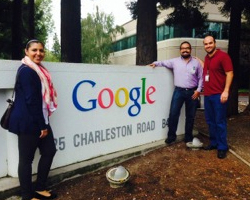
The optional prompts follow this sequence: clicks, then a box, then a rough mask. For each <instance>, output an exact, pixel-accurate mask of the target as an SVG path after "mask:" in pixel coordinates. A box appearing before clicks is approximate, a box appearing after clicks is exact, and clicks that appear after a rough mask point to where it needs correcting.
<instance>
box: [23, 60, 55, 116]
mask: <svg viewBox="0 0 250 200" xmlns="http://www.w3.org/2000/svg"><path fill="white" fill-rule="evenodd" d="M22 63H23V64H25V65H27V66H28V67H30V68H31V69H33V70H35V71H36V73H37V74H38V76H39V77H40V80H41V84H42V96H43V101H44V102H45V103H46V105H47V109H48V111H49V116H50V115H51V114H52V112H54V111H55V110H56V108H57V93H56V90H55V88H54V86H53V83H52V80H51V75H50V73H49V71H48V70H47V69H46V68H45V67H44V66H43V65H42V64H41V65H37V64H36V63H34V62H33V61H32V60H31V59H30V58H29V57H28V56H25V57H24V58H23V59H22Z"/></svg>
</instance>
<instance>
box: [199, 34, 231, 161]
mask: <svg viewBox="0 0 250 200" xmlns="http://www.w3.org/2000/svg"><path fill="white" fill-rule="evenodd" d="M203 44H204V49H205V51H206V52H207V55H206V57H205V62H204V74H203V81H204V106H205V117H206V122H207V124H208V126H209V136H210V137H209V138H210V145H209V146H207V147H205V148H204V149H205V150H213V149H217V150H218V153H217V157H218V158H220V159H223V158H225V157H226V153H227V151H228V144H227V119H226V113H227V105H228V97H229V90H230V86H231V83H232V80H233V65H232V61H231V58H230V57H229V55H228V54H227V53H225V52H223V51H221V50H220V49H216V42H215V39H214V37H213V36H206V37H205V38H204V41H203Z"/></svg>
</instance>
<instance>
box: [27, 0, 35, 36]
mask: <svg viewBox="0 0 250 200" xmlns="http://www.w3.org/2000/svg"><path fill="white" fill-rule="evenodd" d="M28 10H29V13H28V15H29V21H28V37H29V39H33V38H35V18H34V17H35V2H34V0H29V2H28Z"/></svg>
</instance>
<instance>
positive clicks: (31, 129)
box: [9, 64, 47, 135]
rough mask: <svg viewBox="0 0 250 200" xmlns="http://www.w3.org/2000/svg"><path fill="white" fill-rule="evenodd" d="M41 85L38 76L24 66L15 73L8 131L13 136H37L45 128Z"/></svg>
mask: <svg viewBox="0 0 250 200" xmlns="http://www.w3.org/2000/svg"><path fill="white" fill-rule="evenodd" d="M42 107H43V99H42V85H41V80H40V78H39V76H38V74H37V73H36V72H35V71H34V70H33V69H31V68H30V67H28V66H26V65H24V64H23V65H21V66H20V67H19V69H18V72H17V82H16V86H15V101H14V106H13V110H12V112H11V116H10V122H9V127H10V128H9V131H10V132H12V133H15V134H39V135H40V133H41V130H44V129H46V128H47V125H46V124H45V120H44V116H43V108H42Z"/></svg>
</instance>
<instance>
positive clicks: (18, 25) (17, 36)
mask: <svg viewBox="0 0 250 200" xmlns="http://www.w3.org/2000/svg"><path fill="white" fill-rule="evenodd" d="M22 4H23V1H22V0H14V1H13V3H12V45H11V49H12V50H11V51H12V59H13V60H20V59H21V58H22V57H23V44H22V39H23V38H22V32H23V31H22V30H23V26H22Z"/></svg>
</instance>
